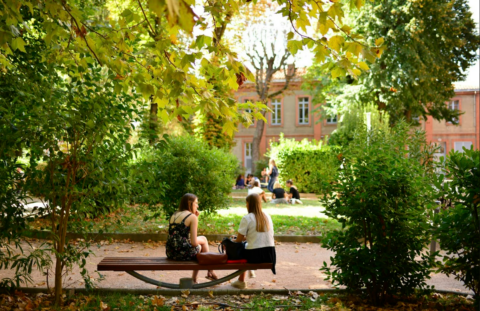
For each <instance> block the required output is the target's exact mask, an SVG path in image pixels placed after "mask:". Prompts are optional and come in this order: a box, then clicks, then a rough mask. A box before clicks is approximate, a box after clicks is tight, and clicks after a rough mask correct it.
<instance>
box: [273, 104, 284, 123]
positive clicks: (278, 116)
mask: <svg viewBox="0 0 480 311" xmlns="http://www.w3.org/2000/svg"><path fill="white" fill-rule="evenodd" d="M281 124H282V102H281V101H280V99H272V125H281Z"/></svg>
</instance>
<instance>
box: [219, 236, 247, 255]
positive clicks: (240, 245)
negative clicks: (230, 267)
mask: <svg viewBox="0 0 480 311" xmlns="http://www.w3.org/2000/svg"><path fill="white" fill-rule="evenodd" d="M244 249H245V242H233V241H232V240H230V238H223V240H222V243H220V245H218V251H219V252H220V253H226V254H227V257H228V260H239V259H244V258H243V256H242V252H243V250H244Z"/></svg>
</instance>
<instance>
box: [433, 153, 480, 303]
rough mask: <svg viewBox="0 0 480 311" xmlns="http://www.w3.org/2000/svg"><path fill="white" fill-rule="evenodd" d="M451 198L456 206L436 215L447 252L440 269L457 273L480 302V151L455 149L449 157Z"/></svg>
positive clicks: (446, 184) (441, 240)
mask: <svg viewBox="0 0 480 311" xmlns="http://www.w3.org/2000/svg"><path fill="white" fill-rule="evenodd" d="M447 169H448V173H447V176H448V177H449V178H450V179H452V181H451V183H445V185H444V187H445V192H446V196H447V198H449V199H451V200H452V202H453V204H454V207H453V208H449V209H445V210H442V211H441V212H440V213H439V214H438V215H437V217H435V224H436V225H437V229H436V235H437V237H438V239H439V240H440V246H441V249H442V250H444V251H446V253H447V254H446V255H445V256H444V257H443V266H442V267H441V268H440V269H439V271H440V272H444V273H446V274H447V275H450V274H452V275H454V276H455V278H456V279H457V280H460V281H462V282H463V283H464V284H465V286H466V287H467V288H469V289H470V290H472V291H473V292H474V293H475V304H476V305H477V307H478V306H479V305H480V151H479V150H473V149H470V150H465V149H464V152H463V153H461V152H455V151H453V152H452V153H450V155H449V156H448V158H447Z"/></svg>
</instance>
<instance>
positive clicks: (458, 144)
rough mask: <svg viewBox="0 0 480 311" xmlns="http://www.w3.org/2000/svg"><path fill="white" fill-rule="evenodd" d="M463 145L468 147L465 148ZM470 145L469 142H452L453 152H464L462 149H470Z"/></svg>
mask: <svg viewBox="0 0 480 311" xmlns="http://www.w3.org/2000/svg"><path fill="white" fill-rule="evenodd" d="M465 144H468V147H467V146H465ZM472 145H473V143H472V142H471V141H455V142H453V150H455V151H458V152H464V151H463V147H465V149H470V148H471V146H472ZM457 146H458V147H457Z"/></svg>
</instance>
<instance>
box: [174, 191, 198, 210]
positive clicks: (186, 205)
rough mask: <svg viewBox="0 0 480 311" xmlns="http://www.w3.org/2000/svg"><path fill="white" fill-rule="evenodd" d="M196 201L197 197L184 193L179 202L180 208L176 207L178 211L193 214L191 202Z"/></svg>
mask: <svg viewBox="0 0 480 311" xmlns="http://www.w3.org/2000/svg"><path fill="white" fill-rule="evenodd" d="M196 199H197V196H196V195H194V194H191V193H185V194H184V195H183V197H182V199H181V200H180V206H179V207H178V211H179V212H181V211H190V212H191V213H193V208H192V205H193V202H195V200H196Z"/></svg>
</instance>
